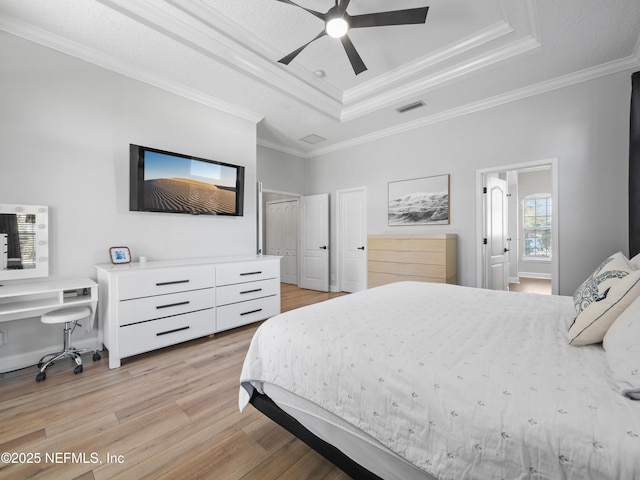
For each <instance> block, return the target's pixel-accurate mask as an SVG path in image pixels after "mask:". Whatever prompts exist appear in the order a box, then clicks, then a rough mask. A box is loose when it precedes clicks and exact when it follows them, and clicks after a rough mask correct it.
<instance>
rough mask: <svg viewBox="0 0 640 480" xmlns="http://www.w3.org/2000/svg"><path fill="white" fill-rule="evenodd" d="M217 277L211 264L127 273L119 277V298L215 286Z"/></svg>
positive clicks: (124, 298)
mask: <svg viewBox="0 0 640 480" xmlns="http://www.w3.org/2000/svg"><path fill="white" fill-rule="evenodd" d="M215 278H216V277H215V268H214V267H212V266H210V265H205V266H192V267H189V268H184V267H181V268H161V269H150V270H140V271H137V272H131V273H126V274H123V275H121V276H120V278H119V279H118V299H119V300H129V299H132V298H142V297H149V296H152V295H164V294H165V293H175V292H185V291H187V290H197V289H201V288H209V287H214V286H215Z"/></svg>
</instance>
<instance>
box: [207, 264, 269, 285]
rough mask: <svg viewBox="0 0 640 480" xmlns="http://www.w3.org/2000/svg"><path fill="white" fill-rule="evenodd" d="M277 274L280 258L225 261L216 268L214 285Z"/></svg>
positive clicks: (259, 278) (260, 278) (242, 281)
mask: <svg viewBox="0 0 640 480" xmlns="http://www.w3.org/2000/svg"><path fill="white" fill-rule="evenodd" d="M279 276H280V260H277V261H274V260H265V261H260V262H238V263H227V264H222V265H218V267H217V268H216V285H232V284H235V283H244V282H253V281H255V280H265V279H268V278H278V277H279Z"/></svg>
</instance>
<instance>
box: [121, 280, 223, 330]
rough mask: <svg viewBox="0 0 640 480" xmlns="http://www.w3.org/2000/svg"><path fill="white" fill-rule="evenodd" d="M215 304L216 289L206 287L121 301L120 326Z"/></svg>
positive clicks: (202, 308)
mask: <svg viewBox="0 0 640 480" xmlns="http://www.w3.org/2000/svg"><path fill="white" fill-rule="evenodd" d="M214 306H215V289H213V288H205V289H203V290H194V291H192V292H180V293H169V294H167V295H159V296H154V297H145V298H136V299H133V300H125V301H122V302H120V303H119V305H118V308H119V310H120V311H119V312H118V313H119V314H118V320H119V324H120V326H124V325H129V324H131V323H138V322H144V321H146V320H153V319H155V318H163V317H169V316H171V315H180V314H182V313H189V312H194V311H196V310H204V309H205V308H213V307H214Z"/></svg>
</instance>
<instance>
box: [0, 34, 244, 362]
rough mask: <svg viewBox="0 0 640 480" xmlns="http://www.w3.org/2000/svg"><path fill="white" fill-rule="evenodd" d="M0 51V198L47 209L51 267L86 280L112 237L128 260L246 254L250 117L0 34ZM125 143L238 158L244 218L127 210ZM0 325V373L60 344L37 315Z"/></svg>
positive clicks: (60, 273)
mask: <svg viewBox="0 0 640 480" xmlns="http://www.w3.org/2000/svg"><path fill="white" fill-rule="evenodd" d="M0 58H2V62H0V105H1V107H0V145H2V151H1V152H0V203H24V204H35V205H48V206H49V207H50V225H51V228H50V247H51V248H50V266H51V268H50V271H51V275H52V276H56V277H74V276H79V277H87V276H88V277H92V278H95V272H94V269H93V265H94V264H96V263H105V262H109V257H108V249H109V247H111V246H116V245H127V246H129V248H130V249H131V253H132V256H133V257H134V259H135V258H137V257H138V256H139V255H145V256H147V257H148V258H149V259H174V258H189V257H191V258H193V257H201V256H224V255H236V254H247V253H249V254H252V253H255V245H256V220H255V216H256V211H255V203H256V202H255V182H256V125H255V124H254V123H253V122H249V121H247V120H243V119H240V118H237V117H235V116H232V115H228V114H226V113H223V112H220V111H217V110H214V109H212V108H210V107H207V106H204V105H201V104H198V103H194V102H192V101H189V100H187V99H185V98H182V97H178V96H176V95H173V94H170V93H167V92H165V91H163V90H160V89H157V88H154V87H151V86H149V85H147V84H144V83H141V82H137V81H135V80H131V79H129V78H126V77H123V76H121V75H118V74H115V73H112V72H109V71H107V70H104V69H102V68H99V67H96V66H94V65H91V64H89V63H86V62H83V61H81V60H77V59H74V58H72V57H69V56H67V55H64V54H61V53H59V52H56V51H53V50H50V49H48V48H44V47H42V46H39V45H36V44H34V43H31V42H28V41H25V40H23V39H20V38H17V37H14V36H12V35H9V34H6V33H2V32H0ZM129 143H136V144H140V145H145V146H150V147H155V148H160V149H164V150H169V151H175V152H179V153H185V154H190V155H194V156H200V157H204V158H212V159H215V160H221V161H224V162H228V163H233V164H239V165H244V166H245V167H246V171H245V180H246V185H245V186H246V188H245V202H244V217H241V218H236V217H234V218H232V217H211V216H188V215H177V214H160V213H143V212H129ZM5 283H6V282H5ZM0 288H1V287H0ZM2 328H3V329H6V328H8V329H9V332H8V333H9V343H8V344H6V345H3V346H0V371H2V370H3V369H2V368H1V367H2V365H1V364H2V362H3V361H5V362H7V361H9V360H7V359H8V358H10V357H13V356H15V355H20V354H21V353H23V352H25V351H28V350H34V349H38V348H45V347H47V346H53V347H57V346H59V344H60V343H61V341H62V334H61V331H60V329H59V328H57V327H48V326H42V325H40V322H39V320H38V319H29V320H24V321H15V322H7V323H4V324H2ZM76 333H77V335H74V337H76V338H80V339H82V338H83V336H86V335H84V334H83V332H82V331H77V332H76ZM92 336H93V337H95V330H94V333H93V335H92Z"/></svg>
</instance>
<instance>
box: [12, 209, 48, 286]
mask: <svg viewBox="0 0 640 480" xmlns="http://www.w3.org/2000/svg"><path fill="white" fill-rule="evenodd" d="M48 275H49V209H48V208H47V207H43V206H37V205H11V204H0V280H19V279H23V278H35V277H46V276H48Z"/></svg>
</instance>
